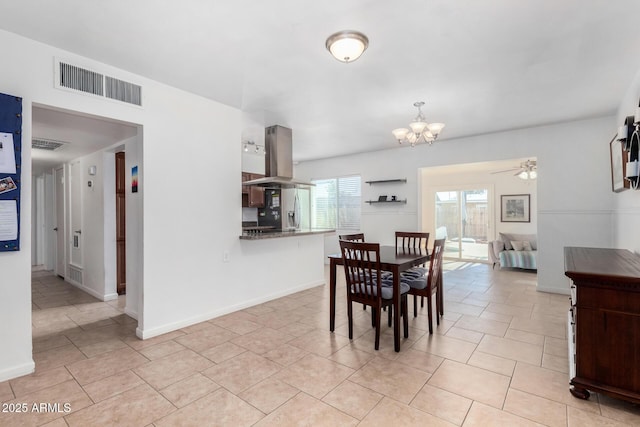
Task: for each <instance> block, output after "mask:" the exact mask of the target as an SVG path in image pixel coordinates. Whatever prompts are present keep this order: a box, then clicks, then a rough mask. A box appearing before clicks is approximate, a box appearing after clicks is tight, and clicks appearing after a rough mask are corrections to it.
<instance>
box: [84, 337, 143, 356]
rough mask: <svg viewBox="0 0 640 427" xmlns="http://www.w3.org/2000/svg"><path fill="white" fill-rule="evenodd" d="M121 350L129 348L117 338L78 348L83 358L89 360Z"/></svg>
mask: <svg viewBox="0 0 640 427" xmlns="http://www.w3.org/2000/svg"><path fill="white" fill-rule="evenodd" d="M123 348H131V347H129V346H128V345H127V344H126V343H125V342H124V341H122V340H120V339H117V338H110V339H107V340H104V341H101V342H99V343H95V344H91V345H88V346H86V347H80V351H81V352H83V353H84V355H85V356H87V357H89V358H91V357H94V356H97V355H99V354H104V353H108V352H110V351H114V350H120V349H123Z"/></svg>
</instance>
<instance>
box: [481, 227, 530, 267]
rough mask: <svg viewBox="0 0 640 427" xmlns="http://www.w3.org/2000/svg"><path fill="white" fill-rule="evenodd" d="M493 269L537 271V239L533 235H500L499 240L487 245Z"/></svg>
mask: <svg viewBox="0 0 640 427" xmlns="http://www.w3.org/2000/svg"><path fill="white" fill-rule="evenodd" d="M488 245H489V260H490V261H491V262H492V264H493V267H495V266H496V264H498V265H499V266H500V267H511V268H523V269H527V270H537V269H538V237H537V235H535V234H514V233H500V239H499V240H494V241H492V242H489V243H488Z"/></svg>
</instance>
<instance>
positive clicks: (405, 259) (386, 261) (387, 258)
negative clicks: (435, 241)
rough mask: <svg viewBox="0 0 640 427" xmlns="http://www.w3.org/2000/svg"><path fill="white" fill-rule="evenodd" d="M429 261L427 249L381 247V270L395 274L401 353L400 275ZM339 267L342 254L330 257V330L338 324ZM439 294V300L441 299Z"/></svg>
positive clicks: (397, 338) (395, 328)
mask: <svg viewBox="0 0 640 427" xmlns="http://www.w3.org/2000/svg"><path fill="white" fill-rule="evenodd" d="M428 261H429V251H428V250H427V249H426V248H405V247H396V246H380V269H381V270H384V271H389V272H391V273H393V313H394V316H393V345H394V349H395V351H396V352H399V351H400V313H401V311H400V301H401V298H400V273H402V272H403V271H406V270H408V269H410V268H411V267H415V266H418V265H422V264H424V263H426V262H428ZM339 265H344V262H343V260H342V254H331V255H329V330H330V331H331V332H333V331H334V329H335V324H336V273H337V271H336V270H337V268H338V266H339ZM439 294H440V293H438V298H440V295H439Z"/></svg>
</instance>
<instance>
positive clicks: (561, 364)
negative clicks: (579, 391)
mask: <svg viewBox="0 0 640 427" xmlns="http://www.w3.org/2000/svg"><path fill="white" fill-rule="evenodd" d="M542 367H543V368H547V369H553V370H554V371H558V372H564V373H565V374H568V373H569V358H568V357H567V355H565V356H553V355H551V354H546V353H545V354H543V355H542Z"/></svg>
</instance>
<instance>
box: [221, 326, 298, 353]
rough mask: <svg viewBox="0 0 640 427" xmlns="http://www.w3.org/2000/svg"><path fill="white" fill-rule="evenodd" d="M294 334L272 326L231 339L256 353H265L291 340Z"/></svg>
mask: <svg viewBox="0 0 640 427" xmlns="http://www.w3.org/2000/svg"><path fill="white" fill-rule="evenodd" d="M293 338H295V337H293V336H291V335H287V334H284V333H282V332H280V331H277V330H275V329H271V328H261V329H258V330H257V331H254V332H250V333H247V334H245V335H242V336H239V337H237V338H234V339H232V340H231V342H232V343H234V344H236V345H239V346H240V347H244V348H246V349H247V350H251V351H252V352H254V353H256V354H263V353H266V352H268V351H271V350H273V349H275V348H278V347H280V346H281V345H283V344H284V343H286V342H288V341H291V340H292V339H293Z"/></svg>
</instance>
